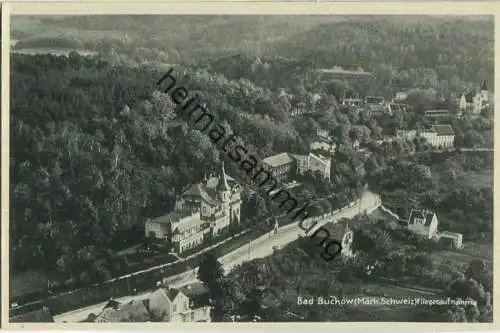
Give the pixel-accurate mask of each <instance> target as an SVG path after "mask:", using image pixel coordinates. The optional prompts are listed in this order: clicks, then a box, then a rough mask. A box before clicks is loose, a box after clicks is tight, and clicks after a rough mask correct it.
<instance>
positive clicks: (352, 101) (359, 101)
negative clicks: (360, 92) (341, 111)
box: [342, 98, 363, 106]
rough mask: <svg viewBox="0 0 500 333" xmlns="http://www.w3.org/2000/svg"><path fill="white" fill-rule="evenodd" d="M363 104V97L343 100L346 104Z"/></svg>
mask: <svg viewBox="0 0 500 333" xmlns="http://www.w3.org/2000/svg"><path fill="white" fill-rule="evenodd" d="M361 104H363V100H362V99H361V98H344V99H343V100H342V105H344V106H360V105H361Z"/></svg>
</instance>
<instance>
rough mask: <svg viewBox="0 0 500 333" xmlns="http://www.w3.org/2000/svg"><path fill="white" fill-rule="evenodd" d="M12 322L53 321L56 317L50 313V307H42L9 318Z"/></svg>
mask: <svg viewBox="0 0 500 333" xmlns="http://www.w3.org/2000/svg"><path fill="white" fill-rule="evenodd" d="M9 322H10V323H53V322H54V317H52V314H51V313H50V310H49V308H47V307H45V306H44V307H42V308H41V309H38V310H34V311H31V312H27V313H24V314H20V315H17V316H13V317H11V318H9Z"/></svg>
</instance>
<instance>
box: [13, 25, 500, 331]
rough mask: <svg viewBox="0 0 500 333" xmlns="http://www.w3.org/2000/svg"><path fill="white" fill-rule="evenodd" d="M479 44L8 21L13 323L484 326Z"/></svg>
mask: <svg viewBox="0 0 500 333" xmlns="http://www.w3.org/2000/svg"><path fill="white" fill-rule="evenodd" d="M493 40H494V24H493V17H487V16H485V17H480V16H474V17H472V16H470V17H467V16H462V17H455V16H439V17H438V16H436V17H432V16H352V15H351V16H340V15H338V16H327V15H323V16H306V15H303V16H230V15H227V16H222V15H216V16H208V15H207V16H201V15H154V16H147V15H144V16H140V15H130V16H122V15H117V16H115V15H109V16H106V15H94V16H12V17H11V40H10V45H11V51H10V57H11V58H10V66H11V74H10V76H11V81H10V93H11V100H10V145H11V146H10V172H11V185H10V200H11V208H10V275H9V276H10V278H9V280H10V281H9V321H10V322H11V323H27V322H55V323H78V322H89V323H117V322H177V323H179V322H183V323H193V322H207V323H209V322H370V321H372V322H492V313H493V308H492V304H493V299H492V298H493V297H492V294H493V293H492V289H493V267H492V266H493V114H494V104H493V102H494V98H493V96H494V89H495V87H494V68H493V63H494V49H493Z"/></svg>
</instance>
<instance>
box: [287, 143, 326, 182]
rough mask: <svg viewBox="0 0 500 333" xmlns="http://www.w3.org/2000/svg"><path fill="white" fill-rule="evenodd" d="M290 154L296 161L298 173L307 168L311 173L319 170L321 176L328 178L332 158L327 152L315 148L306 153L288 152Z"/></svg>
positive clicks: (303, 171) (302, 172)
mask: <svg viewBox="0 0 500 333" xmlns="http://www.w3.org/2000/svg"><path fill="white" fill-rule="evenodd" d="M290 156H291V157H292V158H294V159H295V161H296V165H297V173H298V174H304V173H305V172H306V171H308V170H310V171H312V172H313V173H314V172H316V171H319V172H320V173H321V175H322V176H323V178H325V179H327V180H330V169H331V163H332V162H331V160H332V158H331V155H330V153H329V152H322V151H320V150H315V151H310V152H309V154H307V155H297V154H290Z"/></svg>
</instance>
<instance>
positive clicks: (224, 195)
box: [216, 161, 230, 203]
mask: <svg viewBox="0 0 500 333" xmlns="http://www.w3.org/2000/svg"><path fill="white" fill-rule="evenodd" d="M216 190H217V195H218V197H219V199H220V200H221V201H222V202H224V203H226V202H228V201H229V194H230V188H229V185H228V184H227V177H226V171H225V170H224V161H223V162H222V166H221V172H220V175H219V183H218V184H217V187H216Z"/></svg>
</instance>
